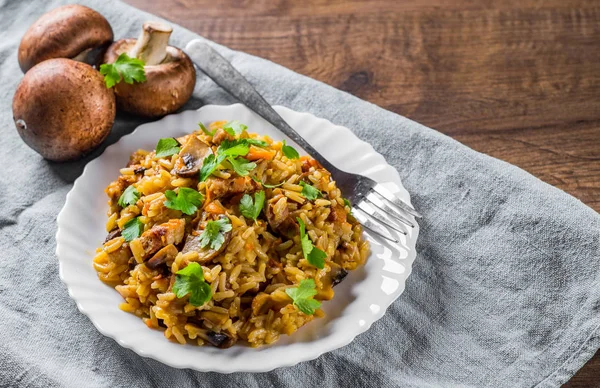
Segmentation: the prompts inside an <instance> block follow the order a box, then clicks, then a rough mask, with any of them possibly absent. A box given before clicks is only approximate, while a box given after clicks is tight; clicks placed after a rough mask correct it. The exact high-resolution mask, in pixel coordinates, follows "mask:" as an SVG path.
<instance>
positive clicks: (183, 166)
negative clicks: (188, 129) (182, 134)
mask: <svg viewBox="0 0 600 388" xmlns="http://www.w3.org/2000/svg"><path fill="white" fill-rule="evenodd" d="M210 154H212V150H211V148H210V147H209V146H208V145H206V144H204V143H203V142H202V141H201V140H200V139H198V138H197V137H196V135H192V136H190V137H188V138H187V141H186V142H185V144H184V145H183V147H181V150H180V151H179V158H178V159H177V161H176V162H175V166H174V168H173V172H174V173H175V174H177V175H179V176H181V177H185V178H188V177H194V176H197V175H198V173H199V171H200V168H201V167H202V163H203V162H204V158H206V157H207V156H208V155H210Z"/></svg>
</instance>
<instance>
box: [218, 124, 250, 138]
mask: <svg viewBox="0 0 600 388" xmlns="http://www.w3.org/2000/svg"><path fill="white" fill-rule="evenodd" d="M246 129H248V126H247V125H244V124H242V123H240V122H239V121H237V120H233V121H229V122H228V123H227V124H225V125H223V130H224V131H225V132H227V133H228V134H230V135H231V136H238V135H240V134H241V133H242V132H244V131H245V130H246Z"/></svg>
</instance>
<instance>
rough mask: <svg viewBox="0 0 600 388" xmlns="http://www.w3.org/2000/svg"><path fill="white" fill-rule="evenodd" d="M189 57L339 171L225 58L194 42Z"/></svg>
mask: <svg viewBox="0 0 600 388" xmlns="http://www.w3.org/2000/svg"><path fill="white" fill-rule="evenodd" d="M185 51H186V53H187V54H188V55H189V56H190V58H191V59H192V61H193V62H194V63H195V64H196V66H198V68H200V70H202V71H203V72H204V73H205V74H206V75H208V76H209V77H210V78H211V79H212V80H213V81H215V83H217V84H218V85H219V86H221V87H222V88H223V89H225V90H226V91H227V92H229V94H231V95H232V96H234V97H235V98H237V99H238V100H239V101H241V102H242V103H243V104H244V105H246V106H247V107H248V108H250V109H251V110H253V111H254V112H256V113H258V115H260V116H261V117H262V118H264V119H265V120H267V121H268V122H269V123H271V124H272V125H274V126H275V128H277V129H279V130H280V131H281V132H283V133H284V134H285V135H286V136H288V137H289V138H290V139H292V140H293V141H294V142H295V143H296V144H298V145H299V146H300V147H302V148H303V149H304V150H305V151H306V152H308V154H309V155H311V156H312V157H313V158H315V159H316V160H317V161H318V162H319V163H321V165H322V166H323V167H325V168H326V169H327V170H329V172H331V173H334V172H335V171H338V169H337V168H336V167H335V166H334V165H332V164H331V163H329V162H328V161H327V159H325V158H324V157H323V156H322V155H321V154H320V153H319V152H317V150H315V149H314V148H313V147H312V146H311V145H310V144H308V142H307V141H306V140H304V139H303V138H302V136H300V135H299V134H298V132H296V131H295V130H294V129H293V128H292V127H291V126H290V125H289V124H288V123H286V122H285V120H284V119H283V118H282V117H281V116H280V115H279V113H277V112H276V111H275V109H273V107H272V106H271V105H270V104H269V103H268V102H267V101H265V99H264V98H263V96H261V95H260V93H258V91H257V90H256V89H255V88H254V87H253V86H252V85H251V84H250V82H248V80H247V79H246V78H244V76H243V75H242V74H240V72H239V71H237V70H236V69H235V67H233V66H232V65H231V63H229V61H227V60H226V59H225V58H223V57H222V56H221V55H220V54H219V53H218V52H217V51H216V50H215V49H213V48H212V47H210V46H209V45H208V44H207V43H205V42H203V41H202V40H199V39H195V40H192V41H191V42H190V43H188V44H187V46H186V48H185Z"/></svg>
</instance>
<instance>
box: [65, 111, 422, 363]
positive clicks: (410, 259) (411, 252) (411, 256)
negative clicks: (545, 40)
mask: <svg viewBox="0 0 600 388" xmlns="http://www.w3.org/2000/svg"><path fill="white" fill-rule="evenodd" d="M273 107H274V108H275V110H277V111H278V112H279V113H280V114H282V115H283V116H286V115H296V116H304V117H305V118H306V119H308V120H309V121H313V122H319V123H321V124H323V125H326V126H328V127H332V128H335V129H336V130H337V131H342V132H343V135H344V136H347V137H348V138H349V139H352V140H353V141H354V142H355V143H359V144H360V146H365V145H366V146H367V147H368V151H369V152H370V153H373V154H374V155H375V157H376V158H377V159H379V160H378V162H379V163H382V164H384V165H385V168H389V169H390V170H391V171H390V172H391V173H392V174H394V175H395V176H394V178H395V180H397V185H398V189H399V190H400V193H401V194H403V197H404V199H405V200H406V201H407V202H408V203H410V194H409V193H408V191H407V190H406V189H405V188H404V187H403V186H402V184H401V180H400V176H399V174H398V171H396V169H394V168H393V167H391V166H390V165H389V164H387V162H386V161H385V158H384V157H383V156H382V155H381V154H379V153H378V152H377V151H375V149H374V148H373V147H372V145H371V144H369V143H367V142H365V141H363V140H361V139H359V138H358V137H357V136H356V135H355V134H354V133H353V132H352V131H351V130H350V129H348V128H346V127H344V126H340V125H336V124H333V123H332V122H330V121H329V120H326V119H323V118H320V117H316V116H314V115H313V114H312V113H308V112H297V111H294V110H292V109H289V108H287V107H284V106H273ZM211 109H215V110H218V109H233V110H236V109H244V110H249V109H248V108H247V107H246V106H244V105H243V104H239V103H237V104H231V105H204V106H202V107H201V108H199V109H197V110H187V111H183V112H180V113H176V114H171V115H167V116H165V117H163V118H161V119H159V120H157V121H153V122H148V123H144V124H141V125H139V126H138V127H137V128H136V129H135V130H134V131H132V132H131V133H129V134H127V135H124V136H122V137H121V138H120V139H119V140H118V141H117V142H115V143H114V144H111V145H110V146H108V147H107V148H106V149H105V150H104V151H103V152H102V153H101V154H100V155H99V156H98V157H97V158H95V159H94V160H92V161H90V162H88V163H87V164H86V166H85V167H84V169H83V171H82V173H81V175H80V176H79V177H78V178H77V179H76V180H75V182H74V184H73V187H72V188H71V190H70V191H69V192H68V193H67V195H66V198H65V205H64V206H63V208H62V209H61V211H60V213H59V214H58V217H57V221H56V222H57V225H58V228H57V232H56V235H55V237H56V242H57V245H56V255H57V256H58V261H59V276H60V279H61V281H62V282H63V283H64V284H65V285H66V287H67V290H68V294H69V296H70V297H71V298H72V299H73V300H74V301H75V302H76V305H77V308H78V310H79V311H80V312H81V313H82V314H84V315H86V316H87V317H88V318H89V319H90V321H91V322H92V324H93V325H94V327H95V328H96V329H97V330H98V331H99V332H100V333H102V334H103V335H105V336H107V337H109V338H112V339H114V340H115V341H116V342H117V343H118V344H119V345H121V346H122V347H124V348H127V349H131V350H133V351H134V352H135V353H137V354H138V355H140V356H142V357H148V358H152V359H154V360H156V361H159V362H161V363H164V364H166V365H169V366H171V367H174V368H178V369H186V368H189V369H194V370H198V371H203V372H208V371H213V372H219V373H224V374H229V373H234V372H268V371H271V370H274V369H276V368H281V367H289V366H293V365H296V364H298V363H300V362H304V361H310V360H314V359H316V358H318V357H320V356H321V355H322V354H324V353H327V352H329V351H333V350H335V349H339V348H342V347H344V346H347V345H348V344H350V343H351V342H352V341H353V340H354V338H356V336H358V335H360V334H362V333H364V332H366V331H367V330H368V329H369V328H370V327H371V326H372V325H373V323H375V322H376V321H377V320H379V319H380V318H381V317H383V315H384V314H385V312H386V311H387V309H388V308H389V306H391V304H392V303H393V302H394V301H395V300H396V299H397V298H398V297H399V296H400V295H401V294H402V293H403V292H404V288H405V283H406V279H407V278H408V277H409V276H410V273H411V271H412V265H413V263H414V260H415V258H416V240H417V237H418V234H419V226H418V224H417V225H416V227H415V228H414V229H413V233H412V234H411V236H410V238H409V239H407V240H406V241H407V243H408V246H407V247H406V248H407V252H408V254H407V257H405V258H404V261H403V264H404V265H405V266H406V267H405V272H404V273H403V274H404V283H403V284H401V285H399V286H398V288H397V289H396V291H394V292H393V293H392V294H391V295H390V297H389V298H388V299H387V300H386V301H385V303H384V304H383V305H382V306H381V307H382V308H381V309H380V310H378V311H377V312H369V315H368V316H367V315H366V314H365V316H367V317H368V318H369V319H367V320H366V321H365V322H364V324H363V325H361V326H359V327H358V328H355V330H354V331H353V332H352V333H350V334H349V335H347V336H345V337H335V336H328V337H324V338H320V339H319V340H318V341H316V342H315V343H318V344H319V345H320V346H318V349H315V351H312V352H303V353H302V354H299V355H295V357H287V358H279V359H277V360H276V361H274V362H270V363H265V364H259V363H253V362H247V363H245V364H244V366H243V367H237V368H228V367H227V365H220V366H215V365H210V366H208V367H203V366H199V365H198V364H197V363H194V361H195V360H188V361H187V362H186V360H172V359H167V357H168V356H164V355H163V354H155V353H152V352H151V351H148V350H147V349H140V348H139V347H136V345H135V343H134V341H127V340H126V339H124V338H123V336H122V335H119V332H117V333H115V331H114V330H110V329H109V328H107V327H105V326H101V325H100V323H99V322H98V321H97V320H96V319H95V316H94V311H90V310H89V309H88V308H86V307H85V306H84V304H83V302H82V300H81V299H78V297H77V294H76V293H75V292H74V289H75V288H77V286H75V285H73V284H72V283H70V281H69V279H67V277H66V275H65V265H66V263H65V260H66V259H65V255H66V248H65V246H64V244H65V242H64V241H63V238H67V237H66V236H65V230H64V227H63V228H61V224H63V223H64V222H65V221H64V219H65V217H67V216H68V214H69V206H68V205H69V203H70V202H71V200H72V197H73V195H74V193H75V192H76V191H77V189H78V188H79V186H80V185H82V184H83V183H82V182H84V181H85V179H86V177H87V175H88V174H89V170H90V169H91V166H94V165H96V164H97V163H101V161H102V158H103V157H104V156H105V155H108V154H110V152H111V150H115V149H117V148H118V147H119V146H123V144H125V143H126V142H128V141H129V140H133V139H134V138H135V137H137V136H139V134H140V133H141V132H142V131H144V128H145V127H149V126H155V125H160V124H161V123H164V122H168V121H171V120H177V119H180V118H181V117H184V116H186V115H194V114H196V115H200V114H201V113H202V112H203V111H206V110H211ZM250 113H251V114H252V115H254V116H256V114H255V113H254V112H251V111H250ZM259 120H262V118H259ZM282 137H285V136H284V135H283V134H282ZM341 167H342V168H343V166H341ZM98 281H99V280H98ZM337 319H343V316H342V317H340V318H337ZM336 339H337V340H336ZM161 340H163V341H165V342H166V343H169V342H168V340H166V339H164V338H161ZM292 345H293V344H292ZM177 346H181V345H177ZM184 346H190V347H193V348H195V349H199V348H200V347H195V346H193V345H184ZM284 346H285V345H284ZM288 346H289V345H288ZM247 349H254V348H247ZM258 349H264V348H258ZM207 356H208V357H209V358H210V356H212V355H211V354H207ZM234 358H236V357H234Z"/></svg>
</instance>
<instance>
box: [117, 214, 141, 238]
mask: <svg viewBox="0 0 600 388" xmlns="http://www.w3.org/2000/svg"><path fill="white" fill-rule="evenodd" d="M143 230H144V224H143V223H142V221H140V217H135V218H132V219H131V220H129V221H127V222H126V223H125V225H123V230H122V231H121V236H123V237H124V238H125V241H131V240H134V239H136V238H138V237H140V235H141V234H142V231H143Z"/></svg>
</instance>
